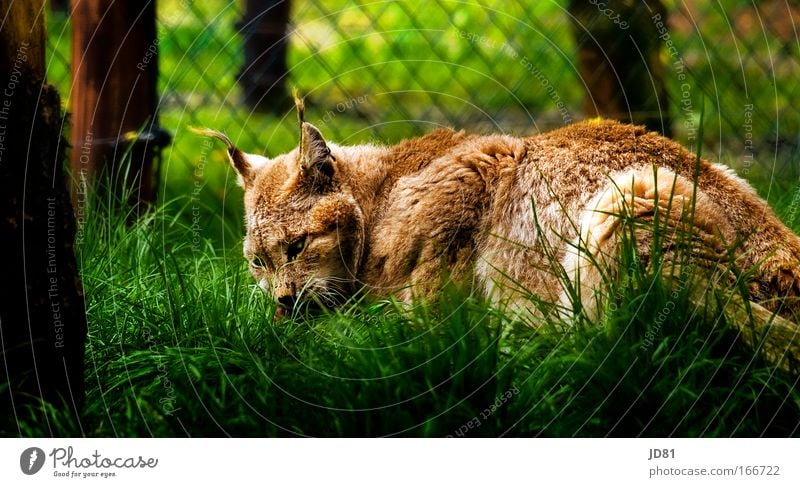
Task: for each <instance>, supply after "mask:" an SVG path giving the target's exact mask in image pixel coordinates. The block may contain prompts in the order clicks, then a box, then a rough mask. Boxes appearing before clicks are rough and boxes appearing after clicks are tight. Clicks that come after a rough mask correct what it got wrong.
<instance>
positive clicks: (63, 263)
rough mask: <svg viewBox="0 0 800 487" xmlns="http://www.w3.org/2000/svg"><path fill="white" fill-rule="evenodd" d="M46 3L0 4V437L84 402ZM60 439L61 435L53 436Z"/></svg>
mask: <svg viewBox="0 0 800 487" xmlns="http://www.w3.org/2000/svg"><path fill="white" fill-rule="evenodd" d="M42 3H43V0H32V1H28V2H20V1H18V0H0V9H2V10H1V11H2V12H3V13H5V15H6V17H5V18H4V19H3V29H2V30H0V39H1V41H0V90H2V92H0V144H1V145H0V198H2V204H0V211H2V214H1V215H0V254H2V255H3V256H4V263H3V290H2V292H0V347H1V348H0V362H2V363H0V415H2V416H1V417H2V420H0V432H2V433H5V434H18V433H19V432H20V430H18V429H17V428H18V426H17V425H18V424H19V422H20V421H24V420H26V419H27V420H31V419H32V418H31V414H33V415H34V418H37V419H32V420H33V421H41V423H40V425H47V424H48V423H46V421H44V420H43V419H42V418H43V416H39V414H37V413H41V412H42V411H43V406H44V404H45V402H47V403H51V404H52V405H54V406H55V407H57V408H58V407H63V408H67V410H72V412H77V411H78V410H79V409H80V407H81V404H82V403H83V400H84V381H83V359H84V342H85V338H86V316H85V307H84V301H83V295H82V290H81V283H80V279H79V276H78V270H77V265H76V262H75V254H74V252H73V242H74V238H75V218H74V216H73V213H72V205H71V203H70V199H69V192H68V189H67V185H66V181H65V179H66V176H65V171H64V162H65V155H64V150H65V147H66V141H65V140H64V139H63V138H62V135H61V133H62V130H63V127H64V116H63V114H62V112H61V100H60V98H59V96H58V93H57V92H56V90H55V88H53V87H52V86H50V85H47V84H45V82H44V80H43V77H44V66H45V64H44V53H45V51H44V42H45V38H44V35H45V33H44V25H43V24H44V16H43V12H42V10H41V9H42ZM50 432H51V433H53V434H57V433H58V431H55V430H53V429H52V428H51V429H50Z"/></svg>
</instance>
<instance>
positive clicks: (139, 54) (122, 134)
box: [70, 0, 169, 205]
mask: <svg viewBox="0 0 800 487" xmlns="http://www.w3.org/2000/svg"><path fill="white" fill-rule="evenodd" d="M72 7H73V10H72V86H73V92H72V95H71V97H70V99H71V100H72V147H73V151H72V155H71V166H72V172H73V178H75V179H76V180H77V182H78V188H77V190H78V191H81V190H83V189H87V188H91V187H92V183H93V182H94V180H95V179H96V178H97V176H98V175H99V174H100V173H105V174H104V181H103V183H105V181H110V182H111V183H112V188H114V190H115V191H126V190H132V194H131V197H130V202H131V203H132V204H134V205H139V204H141V203H151V202H153V201H154V199H155V190H156V187H157V176H158V171H157V166H156V165H155V162H154V161H155V159H156V158H157V157H158V156H159V155H160V150H161V148H162V147H163V146H164V145H166V144H167V143H169V136H168V135H167V134H166V133H165V132H164V131H162V130H161V129H160V128H159V126H158V123H157V116H156V104H157V97H156V84H157V82H158V38H157V37H156V23H155V15H156V8H155V0H146V1H144V2H125V1H119V0H73V5H72ZM128 152H129V153H130V154H129V157H128ZM106 176H107V177H108V178H109V179H105V177H106Z"/></svg>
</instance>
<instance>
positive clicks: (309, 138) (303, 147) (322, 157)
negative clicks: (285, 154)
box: [300, 122, 334, 182]
mask: <svg viewBox="0 0 800 487" xmlns="http://www.w3.org/2000/svg"><path fill="white" fill-rule="evenodd" d="M300 170H301V171H302V172H303V174H304V175H307V176H310V177H312V178H313V179H314V181H317V182H327V181H329V180H330V179H331V178H332V177H333V172H334V167H333V157H332V156H331V149H330V147H328V144H326V143H325V139H324V138H323V137H322V133H320V131H319V129H317V127H315V126H313V125H311V124H310V123H308V122H303V123H302V124H301V126H300Z"/></svg>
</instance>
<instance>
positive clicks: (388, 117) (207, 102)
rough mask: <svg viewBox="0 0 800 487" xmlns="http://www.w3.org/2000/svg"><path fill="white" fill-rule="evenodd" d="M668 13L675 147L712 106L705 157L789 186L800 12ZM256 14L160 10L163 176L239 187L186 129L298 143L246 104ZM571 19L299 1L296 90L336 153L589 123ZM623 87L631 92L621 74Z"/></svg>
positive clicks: (54, 49) (743, 6) (231, 5)
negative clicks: (435, 132)
mask: <svg viewBox="0 0 800 487" xmlns="http://www.w3.org/2000/svg"><path fill="white" fill-rule="evenodd" d="M264 3H265V4H269V3H270V2H264ZM272 3H274V2H272ZM610 3H611V4H613V2H610ZM642 3H643V4H644V3H645V2H642ZM664 4H665V6H666V8H667V10H668V12H669V22H668V26H669V31H668V35H669V40H670V41H671V42H672V43H673V46H674V49H675V51H674V52H672V51H670V49H669V46H668V45H667V43H666V37H664V38H663V42H662V43H661V46H660V48H659V53H658V56H660V57H661V59H662V62H663V63H664V68H665V73H664V80H665V82H666V85H667V92H668V107H669V113H670V114H671V116H672V124H673V129H674V133H675V137H676V138H677V139H678V140H680V141H683V142H686V141H687V139H690V138H691V126H692V123H694V124H697V123H699V121H700V120H699V119H700V113H701V107H702V110H703V111H704V115H703V116H704V129H705V130H704V140H703V143H704V150H705V155H706V156H708V157H711V158H718V159H723V160H724V161H725V162H727V163H729V164H731V165H733V166H734V167H737V168H738V169H739V170H740V172H744V173H745V175H747V174H748V173H751V171H753V170H754V168H756V167H759V168H760V169H759V170H761V171H763V170H764V169H766V170H767V171H770V172H771V173H775V172H776V171H783V172H781V173H780V174H782V175H786V174H789V172H787V171H789V170H790V169H793V168H794V166H796V164H795V161H794V154H795V153H796V152H797V150H796V149H797V146H798V134H800V107H799V106H798V104H796V103H794V101H795V100H796V99H797V95H798V90H800V88H798V86H797V83H796V80H797V79H798V78H799V76H800V56H798V54H800V53H798V50H799V49H800V42H799V41H798V21H800V6H798V5H797V4H796V3H794V2H786V1H784V0H764V1H762V2H749V1H744V0H742V1H739V0H726V1H720V2H700V1H696V0H686V1H681V2H664ZM243 14H244V5H243V1H239V2H230V1H222V0H217V1H211V0H209V1H204V2H196V1H190V0H159V2H158V20H157V22H158V33H159V56H160V59H159V63H160V79H159V87H158V89H159V93H160V97H161V98H160V103H159V107H160V108H159V116H160V120H161V124H162V125H163V126H164V127H166V128H167V129H168V130H170V131H171V132H172V133H173V134H174V135H175V137H174V142H173V145H172V146H171V147H170V148H169V149H168V154H167V159H168V163H167V172H166V173H165V175H164V176H165V177H168V176H169V175H170V174H173V175H174V173H175V172H176V171H177V172H182V173H186V172H187V171H188V172H189V174H190V176H189V177H190V178H191V177H194V178H196V177H201V176H203V177H205V178H206V179H208V178H209V176H213V177H219V178H222V179H223V180H226V181H227V180H228V179H229V174H227V173H225V174H222V173H216V172H214V171H218V170H221V169H211V168H210V166H211V165H209V169H208V171H211V172H212V173H213V174H211V175H209V174H208V173H207V172H205V171H204V172H202V174H199V175H198V174H197V171H196V167H197V164H198V163H199V161H200V160H201V159H203V160H204V158H205V157H206V156H207V155H204V154H201V153H200V152H201V151H199V143H198V140H197V138H196V137H195V136H193V135H191V134H189V133H187V131H186V130H185V127H186V126H188V125H195V126H211V127H214V128H217V129H220V130H223V131H225V132H227V133H228V134H229V135H230V136H231V137H232V138H233V139H234V140H235V141H236V142H237V143H238V144H239V145H240V146H242V147H243V148H245V149H246V150H248V151H251V152H262V153H267V154H275V153H279V152H283V151H286V150H288V149H290V148H292V147H293V146H295V145H296V143H297V133H296V124H295V120H294V115H293V113H292V109H291V106H290V105H289V104H287V103H286V100H287V99H288V97H289V94H288V93H285V92H280V93H279V92H273V93H272V94H271V95H270V96H271V97H273V98H274V100H268V103H273V101H274V106H275V107H277V109H276V110H274V111H273V112H272V113H264V112H261V111H255V110H253V109H251V108H250V107H249V106H248V105H247V104H246V103H244V102H243V100H244V98H245V94H246V93H247V90H248V89H252V86H250V87H248V86H246V85H245V83H243V81H242V80H243V79H244V78H243V77H242V76H241V74H242V72H243V69H244V68H246V67H245V66H244V65H243V63H244V56H243V52H244V43H245V42H246V38H247V36H248V35H251V34H250V33H249V31H248V30H247V28H246V26H245V25H243V23H242V22H241V21H242V18H243ZM265 15H269V12H268V11H267V12H266V13H265ZM598 15H603V12H601V11H600V10H599V11H598ZM570 19H571V17H570V12H569V9H568V7H567V2H566V1H544V2H525V1H522V0H506V1H499V0H497V1H483V2H480V3H477V2H469V1H457V0H431V1H429V2H424V3H420V2H416V1H391V2H389V1H373V2H358V1H353V0H325V1H323V0H305V1H294V2H292V5H291V14H290V18H289V23H288V25H287V26H286V35H287V36H288V49H287V59H286V64H287V72H286V77H285V82H286V86H288V87H296V88H297V89H298V90H299V91H300V92H301V93H302V94H304V95H305V96H306V97H307V105H308V106H309V112H308V115H307V118H308V119H309V120H310V121H312V122H314V123H316V124H317V125H318V126H320V128H321V129H322V131H323V132H324V133H325V134H326V135H327V136H328V137H329V138H331V139H332V140H334V141H337V142H339V143H357V142H364V141H380V142H394V141H397V140H399V139H401V138H403V137H408V136H412V135H415V134H420V133H423V132H426V131H428V130H430V129H432V128H434V127H437V126H442V125H445V126H452V127H457V128H465V129H468V130H471V131H479V132H487V131H495V132H500V131H502V132H511V133H517V134H525V133H536V132H538V131H542V130H546V129H549V128H553V127H556V126H560V125H563V124H566V123H569V122H571V121H574V120H579V119H581V118H584V117H585V115H584V113H583V112H582V111H581V110H582V106H583V101H584V98H585V97H586V86H587V83H586V81H587V80H585V79H582V78H581V76H580V75H579V69H578V60H577V54H578V50H579V49H580V48H581V46H580V44H578V43H576V41H575V39H574V37H575V36H574V35H573V34H572V31H571V28H570V22H571V20H570ZM49 28H50V31H49V36H48V54H49V58H48V63H49V64H48V66H49V69H48V78H49V80H50V81H51V82H52V83H54V84H56V86H57V87H59V89H60V92H61V93H62V95H63V97H64V100H65V103H67V104H68V101H69V94H70V75H69V73H70V71H69V64H70V55H71V53H70V45H69V40H70V18H69V15H68V14H67V13H64V12H57V11H53V12H50V13H49ZM620 35H624V32H621V33H620ZM652 35H653V36H659V33H658V32H657V30H656V27H655V22H653V34H652ZM265 49H266V46H265ZM620 83H621V84H620V86H619V89H621V90H624V89H625V76H624V73H623V75H622V76H620ZM687 107H689V108H688V109H687ZM756 163H758V164H756ZM777 165H780V166H781V167H779V168H778V167H776V166H777ZM788 166H791V167H788ZM220 167H222V168H224V167H225V166H224V165H221V166H220ZM215 168H216V166H215ZM792 174H794V173H792ZM212 179H213V178H212ZM792 182H793V181H792ZM226 184H227V183H226ZM213 187H214V185H213V184H212V185H211V189H212V190H214V189H213ZM224 187H225V185H224V184H223V185H220V186H219V187H218V188H217V189H216V190H215V191H218V192H223V191H224Z"/></svg>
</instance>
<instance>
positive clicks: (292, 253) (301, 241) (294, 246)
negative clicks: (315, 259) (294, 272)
mask: <svg viewBox="0 0 800 487" xmlns="http://www.w3.org/2000/svg"><path fill="white" fill-rule="evenodd" d="M305 242H306V238H305V237H301V238H298V239H297V240H295V241H294V242H292V243H291V244H289V248H288V249H286V258H287V259H288V260H289V261H290V262H291V261H293V260H294V259H295V258H296V257H297V255H298V254H299V253H300V252H302V251H303V246H304V245H305Z"/></svg>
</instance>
